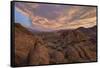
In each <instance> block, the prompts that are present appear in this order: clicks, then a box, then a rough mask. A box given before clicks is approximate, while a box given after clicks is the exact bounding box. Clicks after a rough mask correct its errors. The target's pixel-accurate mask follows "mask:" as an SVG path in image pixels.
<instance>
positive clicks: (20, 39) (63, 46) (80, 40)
mask: <svg viewBox="0 0 100 68" xmlns="http://www.w3.org/2000/svg"><path fill="white" fill-rule="evenodd" d="M96 50H97V26H94V27H91V28H84V27H80V28H77V29H73V30H72V29H71V30H57V31H52V32H36V31H35V32H34V31H32V30H29V29H27V28H25V27H23V26H22V25H20V24H18V23H15V58H14V59H15V64H14V65H15V66H27V65H44V64H60V63H77V62H92V61H97V60H96V58H97V55H96Z"/></svg>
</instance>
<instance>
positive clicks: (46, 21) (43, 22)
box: [15, 2, 96, 30]
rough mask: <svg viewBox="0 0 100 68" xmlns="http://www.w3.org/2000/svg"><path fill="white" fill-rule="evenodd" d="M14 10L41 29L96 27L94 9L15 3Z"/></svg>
mask: <svg viewBox="0 0 100 68" xmlns="http://www.w3.org/2000/svg"><path fill="white" fill-rule="evenodd" d="M15 9H17V11H19V12H21V13H22V14H24V15H26V16H28V17H29V18H30V19H31V20H32V24H33V25H36V26H38V27H41V28H43V29H52V30H58V29H76V28H79V27H85V28H89V27H92V26H94V25H96V7H89V6H71V5H53V4H52V5H51V4H37V3H22V2H17V3H16V8H15ZM33 28H34V27H33Z"/></svg>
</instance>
